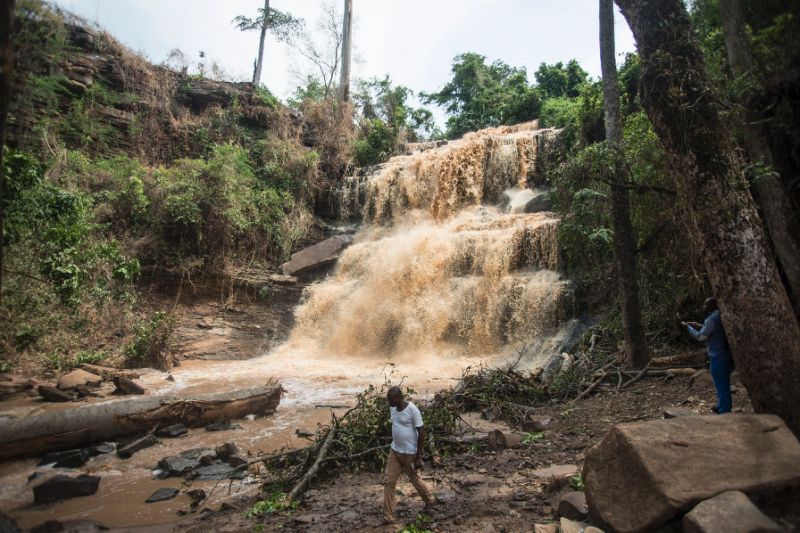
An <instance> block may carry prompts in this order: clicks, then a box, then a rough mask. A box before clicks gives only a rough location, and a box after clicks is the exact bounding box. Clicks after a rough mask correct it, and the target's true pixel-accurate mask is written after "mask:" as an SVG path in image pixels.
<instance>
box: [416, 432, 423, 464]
mask: <svg viewBox="0 0 800 533" xmlns="http://www.w3.org/2000/svg"><path fill="white" fill-rule="evenodd" d="M424 446H425V426H422V427H418V428H417V456H416V458H415V460H416V461H421V460H422V448H423V447H424Z"/></svg>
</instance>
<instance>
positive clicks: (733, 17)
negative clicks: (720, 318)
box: [719, 0, 800, 314]
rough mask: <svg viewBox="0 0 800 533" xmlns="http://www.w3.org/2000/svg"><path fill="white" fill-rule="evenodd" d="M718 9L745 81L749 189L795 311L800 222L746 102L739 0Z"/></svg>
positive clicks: (749, 94)
mask: <svg viewBox="0 0 800 533" xmlns="http://www.w3.org/2000/svg"><path fill="white" fill-rule="evenodd" d="M719 11H720V17H721V19H722V28H723V35H724V37H725V47H726V49H727V52H728V64H729V65H730V68H731V73H732V74H733V75H734V76H735V77H737V78H740V79H743V80H745V82H746V83H744V84H743V86H744V87H745V88H746V89H745V92H744V94H743V95H742V100H743V102H742V103H743V104H744V113H743V119H744V145H745V150H746V151H747V157H748V159H749V160H750V163H752V164H753V165H756V167H757V168H759V167H760V169H761V170H763V172H761V173H760V175H758V176H756V179H755V180H754V181H753V190H754V192H755V196H756V199H757V200H758V203H759V205H760V207H761V215H762V217H763V218H764V222H765V225H766V227H767V233H768V234H769V237H770V240H771V241H772V246H773V249H774V250H775V255H776V256H777V258H778V261H779V263H780V266H781V268H782V270H783V274H784V276H785V279H786V282H787V286H788V289H789V293H790V297H791V298H792V302H793V304H794V307H795V311H796V314H797V311H800V242H798V238H800V235H798V233H800V224H799V223H798V220H797V215H796V213H795V210H794V206H793V205H792V202H791V200H790V198H789V195H788V194H787V192H786V190H785V189H784V187H783V183H782V182H781V180H780V177H779V176H778V174H777V173H776V172H775V170H774V164H773V158H772V150H771V148H770V140H769V134H768V132H767V128H766V126H765V124H766V120H765V117H764V113H763V112H762V111H761V110H760V109H758V108H757V107H755V106H753V105H752V104H751V102H750V100H751V99H752V98H753V96H754V94H753V88H754V76H753V74H754V72H753V66H754V60H753V52H752V50H751V48H750V40H749V39H748V35H747V30H746V28H745V23H744V17H743V16H742V10H741V0H720V2H719Z"/></svg>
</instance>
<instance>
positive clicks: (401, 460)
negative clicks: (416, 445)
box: [383, 449, 434, 521]
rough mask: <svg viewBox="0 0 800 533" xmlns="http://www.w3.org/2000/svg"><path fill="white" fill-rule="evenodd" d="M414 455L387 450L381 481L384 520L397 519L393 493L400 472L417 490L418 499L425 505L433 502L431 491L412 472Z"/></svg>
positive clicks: (414, 472)
mask: <svg viewBox="0 0 800 533" xmlns="http://www.w3.org/2000/svg"><path fill="white" fill-rule="evenodd" d="M414 457H415V456H414V454H411V453H397V452H396V451H394V450H392V449H390V450H389V459H388V460H387V461H386V475H385V477H384V479H383V517H384V518H385V519H386V520H391V521H394V520H395V519H396V518H397V517H396V516H395V514H394V510H395V500H394V492H395V485H396V484H397V478H399V477H400V473H401V472H405V473H406V475H407V476H408V479H409V480H411V484H412V485H414V488H415V489H417V493H419V495H420V497H422V500H423V501H424V502H425V503H426V504H432V503H433V502H434V500H433V496H432V495H431V491H429V490H428V487H426V486H425V484H424V483H423V482H422V480H421V479H420V478H419V475H417V472H416V471H415V470H414Z"/></svg>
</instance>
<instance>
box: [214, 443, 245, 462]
mask: <svg viewBox="0 0 800 533" xmlns="http://www.w3.org/2000/svg"><path fill="white" fill-rule="evenodd" d="M215 451H216V452H217V457H218V458H219V459H220V460H221V461H227V460H228V457H230V456H231V455H236V454H238V453H239V447H238V446H236V443H235V442H225V443H222V444H220V445H219V446H217V447H216V449H215Z"/></svg>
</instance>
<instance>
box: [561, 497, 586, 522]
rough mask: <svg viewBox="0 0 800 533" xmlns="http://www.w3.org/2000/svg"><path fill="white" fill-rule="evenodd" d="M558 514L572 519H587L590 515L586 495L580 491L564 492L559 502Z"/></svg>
mask: <svg viewBox="0 0 800 533" xmlns="http://www.w3.org/2000/svg"><path fill="white" fill-rule="evenodd" d="M558 516H561V517H564V518H569V519H570V520H585V519H586V517H587V516H589V507H588V506H587V505H586V495H585V494H584V493H583V492H578V491H572V492H568V493H566V494H564V495H563V496H562V497H561V500H559V502H558Z"/></svg>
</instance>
